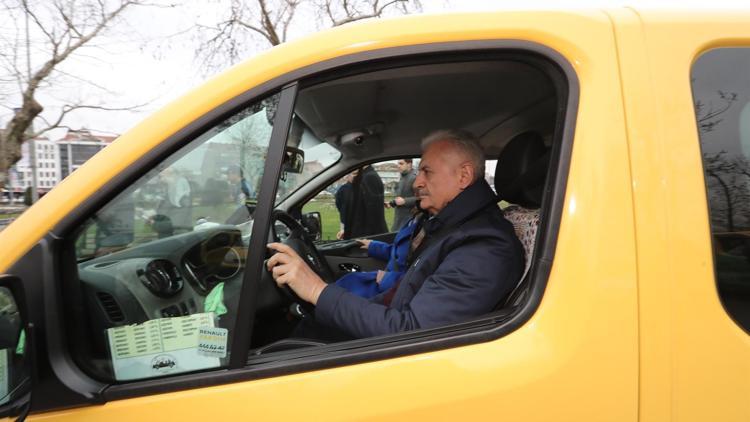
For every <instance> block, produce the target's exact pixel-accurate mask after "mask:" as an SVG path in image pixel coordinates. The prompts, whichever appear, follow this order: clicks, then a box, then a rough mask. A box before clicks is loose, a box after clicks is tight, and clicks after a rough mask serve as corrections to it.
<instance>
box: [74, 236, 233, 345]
mask: <svg viewBox="0 0 750 422" xmlns="http://www.w3.org/2000/svg"><path fill="white" fill-rule="evenodd" d="M246 255H247V247H246V245H244V243H243V241H242V234H241V232H240V231H239V230H238V229H236V228H235V227H234V226H218V227H212V228H210V229H206V230H199V231H193V232H189V233H184V234H179V235H176V236H171V237H169V238H165V239H158V240H155V241H152V242H150V243H146V244H143V245H139V246H136V247H133V248H130V249H127V250H124V251H120V252H115V253H112V254H109V255H106V256H102V257H99V258H95V259H92V260H89V261H86V262H82V263H80V264H79V266H78V274H79V279H80V281H81V284H82V286H83V290H84V292H85V293H84V295H85V300H86V302H87V305H88V307H89V309H90V311H91V312H92V316H93V318H91V320H92V324H95V325H99V326H98V327H94V328H95V331H98V330H97V329H106V328H109V327H112V326H118V325H126V324H136V323H142V322H145V321H148V320H151V319H158V318H169V317H176V316H185V315H190V314H194V313H198V312H203V310H204V304H205V299H206V296H207V295H208V294H209V293H210V292H211V290H212V289H213V288H214V287H216V285H218V284H219V283H221V282H224V283H225V286H224V287H225V294H226V292H227V291H228V290H230V291H234V290H238V289H239V286H240V285H241V282H242V275H243V271H242V269H243V268H244V265H245V262H244V260H245V256H246Z"/></svg>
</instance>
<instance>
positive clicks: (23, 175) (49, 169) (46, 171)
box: [6, 137, 60, 197]
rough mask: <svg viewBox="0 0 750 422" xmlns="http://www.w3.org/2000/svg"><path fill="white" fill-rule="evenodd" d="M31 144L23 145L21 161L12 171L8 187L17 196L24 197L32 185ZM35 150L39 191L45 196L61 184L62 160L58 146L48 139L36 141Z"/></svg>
mask: <svg viewBox="0 0 750 422" xmlns="http://www.w3.org/2000/svg"><path fill="white" fill-rule="evenodd" d="M30 147H31V143H30V142H24V143H23V145H21V159H20V160H19V161H18V162H17V163H16V164H15V165H14V166H13V167H11V169H10V172H9V173H10V174H9V179H8V180H9V183H8V186H7V187H6V188H7V189H8V190H9V191H13V192H15V196H16V197H18V196H19V195H23V192H25V191H26V189H27V188H29V187H31V185H32V180H33V177H32V174H31V172H32V163H31V151H30V150H29V149H30ZM34 150H35V152H36V175H37V179H36V180H37V191H38V192H39V193H40V194H44V193H46V192H48V191H49V190H50V189H52V188H53V187H54V186H55V185H56V184H58V183H59V182H60V159H59V156H58V150H57V145H56V144H55V142H53V141H50V140H49V139H48V138H42V137H40V138H36V139H34Z"/></svg>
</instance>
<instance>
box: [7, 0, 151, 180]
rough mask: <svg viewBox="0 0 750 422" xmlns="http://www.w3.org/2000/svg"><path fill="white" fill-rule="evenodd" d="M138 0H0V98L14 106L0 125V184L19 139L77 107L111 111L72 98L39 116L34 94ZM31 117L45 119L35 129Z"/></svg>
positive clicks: (50, 125) (17, 150) (31, 135)
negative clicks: (0, 27)
mask: <svg viewBox="0 0 750 422" xmlns="http://www.w3.org/2000/svg"><path fill="white" fill-rule="evenodd" d="M141 3H142V2H141V1H140V0H111V1H107V0H0V12H2V13H3V14H4V15H5V19H6V25H4V26H5V30H4V31H2V32H0V70H2V71H3V75H1V76H0V87H2V89H3V91H4V92H3V93H2V94H0V98H2V99H3V102H6V103H7V102H15V103H16V105H17V106H16V107H13V109H12V114H11V116H12V117H11V118H10V120H9V122H8V123H7V125H6V127H5V129H4V130H0V186H2V185H4V184H5V182H6V181H7V175H8V169H9V168H10V167H11V166H12V165H13V164H14V163H16V162H17V161H18V160H19V159H20V158H21V144H22V143H23V142H25V141H26V140H28V139H31V138H35V137H38V136H40V135H42V134H44V133H46V132H48V131H50V130H52V129H54V128H57V127H60V126H61V124H62V122H63V121H64V119H65V117H66V116H68V115H69V114H70V113H71V112H74V111H76V110H80V109H100V110H110V108H107V107H104V106H100V105H93V104H82V103H79V102H75V103H69V104H66V105H64V106H62V107H61V108H60V110H59V112H58V113H56V114H57V115H56V116H54V117H52V118H51V119H45V118H42V116H40V113H42V111H43V110H44V106H43V105H42V104H41V103H40V102H39V100H38V99H37V97H38V95H39V93H40V91H42V90H44V89H45V88H49V87H50V84H51V80H52V78H53V77H54V76H55V75H56V74H62V73H63V70H62V69H60V65H61V64H62V63H64V62H65V61H66V60H69V59H70V58H71V57H72V56H74V55H76V54H80V51H81V49H82V48H83V47H84V46H86V45H89V44H91V41H92V40H94V39H95V38H96V37H97V36H100V35H101V34H102V33H103V32H104V31H105V30H106V29H107V28H108V27H110V26H111V25H113V24H114V23H115V22H116V21H117V19H118V18H119V17H120V16H121V15H122V14H123V11H125V10H126V9H128V8H129V7H132V6H134V5H139V4H141ZM8 87H12V88H8ZM132 108H133V107H127V108H124V109H132ZM111 110H123V108H117V109H111ZM35 119H38V120H42V122H43V123H44V124H43V125H41V126H40V127H38V128H34V126H33V123H34V121H35ZM32 128H33V129H32Z"/></svg>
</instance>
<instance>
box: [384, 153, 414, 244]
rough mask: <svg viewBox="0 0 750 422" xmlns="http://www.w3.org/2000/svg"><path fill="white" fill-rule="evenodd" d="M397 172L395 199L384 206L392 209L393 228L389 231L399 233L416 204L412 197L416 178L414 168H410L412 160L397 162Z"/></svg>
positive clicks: (406, 159)
mask: <svg viewBox="0 0 750 422" xmlns="http://www.w3.org/2000/svg"><path fill="white" fill-rule="evenodd" d="M398 171H399V173H401V178H400V179H399V181H398V185H397V186H396V197H395V198H393V200H391V202H387V203H386V204H385V207H386V208H394V211H395V212H394V218H393V226H391V231H394V232H396V231H399V230H400V229H401V227H403V226H404V224H406V222H407V221H409V219H410V218H411V209H412V208H414V205H416V203H417V198H416V197H415V196H414V187H413V185H414V179H416V178H417V175H416V173H415V172H414V168H413V167H412V159H411V158H405V159H403V160H398Z"/></svg>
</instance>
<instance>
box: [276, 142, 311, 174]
mask: <svg viewBox="0 0 750 422" xmlns="http://www.w3.org/2000/svg"><path fill="white" fill-rule="evenodd" d="M304 168H305V151H302V150H301V149H299V148H294V147H286V148H285V149H284V162H283V164H282V166H281V171H282V172H285V173H294V174H301V173H302V170H303V169H304Z"/></svg>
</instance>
